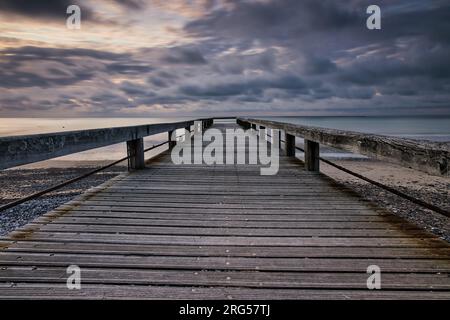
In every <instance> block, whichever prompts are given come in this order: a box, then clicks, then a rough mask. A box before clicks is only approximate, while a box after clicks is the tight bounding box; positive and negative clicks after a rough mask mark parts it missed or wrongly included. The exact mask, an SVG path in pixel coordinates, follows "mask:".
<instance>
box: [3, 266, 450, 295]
mask: <svg viewBox="0 0 450 320" xmlns="http://www.w3.org/2000/svg"><path fill="white" fill-rule="evenodd" d="M82 277H83V278H82V279H83V285H86V284H131V285H156V286H157V285H176V286H208V287H217V286H219V287H244V288H272V289H279V288H293V289H301V288H306V289H320V288H326V289H367V286H366V281H367V277H368V275H367V273H364V272H358V273H350V272H349V273H329V272H320V273H317V272H305V273H304V272H261V271H259V272H248V271H240V272H237V271H224V272H214V271H187V270H136V269H116V268H89V267H88V268H83V269H82ZM66 280H67V272H66V268H65V267H2V268H1V269H0V282H21V283H51V284H55V283H62V284H64V283H65V282H66ZM390 289H408V290H427V291H428V290H434V291H437V290H450V281H449V279H448V277H447V276H446V275H443V274H420V273H407V274H397V273H383V290H390Z"/></svg>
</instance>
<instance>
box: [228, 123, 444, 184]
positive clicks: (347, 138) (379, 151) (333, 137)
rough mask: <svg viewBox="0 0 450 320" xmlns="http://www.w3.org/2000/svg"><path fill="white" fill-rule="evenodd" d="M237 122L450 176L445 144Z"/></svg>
mask: <svg viewBox="0 0 450 320" xmlns="http://www.w3.org/2000/svg"><path fill="white" fill-rule="evenodd" d="M237 120H238V122H241V123H247V124H248V126H251V125H259V126H263V127H267V128H271V129H277V130H283V131H284V132H285V134H287V135H291V136H296V137H301V138H304V139H305V140H308V141H310V142H313V143H317V144H324V145H327V146H330V147H333V148H337V149H342V150H345V151H349V152H353V153H359V154H362V155H365V156H368V157H371V158H375V159H379V160H384V161H387V162H391V163H395V164H399V165H402V166H405V167H408V168H413V169H416V170H420V171H423V172H426V173H429V174H433V175H441V176H448V175H449V173H450V172H449V167H450V147H449V145H448V144H445V143H439V142H429V141H423V140H411V139H405V138H397V137H391V136H383V135H377V134H369V133H361V132H354V131H345V130H337V129H328V128H319V127H310V126H304V125H296V124H291V123H285V122H278V121H271V120H263V119H252V118H238V119H237Z"/></svg>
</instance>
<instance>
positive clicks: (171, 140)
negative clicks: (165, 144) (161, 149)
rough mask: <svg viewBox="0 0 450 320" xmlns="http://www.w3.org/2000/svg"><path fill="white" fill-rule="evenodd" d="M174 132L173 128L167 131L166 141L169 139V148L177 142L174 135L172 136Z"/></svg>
mask: <svg viewBox="0 0 450 320" xmlns="http://www.w3.org/2000/svg"><path fill="white" fill-rule="evenodd" d="M174 132H175V130H171V131H169V132H168V135H169V137H168V141H169V148H173V147H175V145H176V144H177V140H176V139H175V137H173V133H174Z"/></svg>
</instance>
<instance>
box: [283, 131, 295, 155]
mask: <svg viewBox="0 0 450 320" xmlns="http://www.w3.org/2000/svg"><path fill="white" fill-rule="evenodd" d="M284 146H285V152H286V156H288V157H295V136H293V135H291V134H289V133H286V132H285V133H284Z"/></svg>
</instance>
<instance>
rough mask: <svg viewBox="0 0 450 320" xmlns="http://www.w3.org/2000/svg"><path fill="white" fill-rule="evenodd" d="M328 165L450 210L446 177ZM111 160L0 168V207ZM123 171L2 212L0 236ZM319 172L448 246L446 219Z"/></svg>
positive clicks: (358, 162)
mask: <svg viewBox="0 0 450 320" xmlns="http://www.w3.org/2000/svg"><path fill="white" fill-rule="evenodd" d="M333 161H334V162H336V163H337V164H339V165H342V166H343V167H346V168H348V169H350V170H352V171H354V172H357V173H360V174H363V175H365V176H367V177H368V178H371V179H373V180H376V181H378V182H381V183H383V184H386V185H389V186H391V187H394V188H399V189H400V190H401V191H403V192H405V193H407V194H409V195H412V196H414V197H417V198H420V199H422V200H424V201H426V202H429V203H432V204H434V205H437V206H440V207H442V208H444V209H450V203H449V202H448V199H449V198H450V180H449V179H448V178H446V177H437V176H431V175H428V174H426V173H422V172H418V171H416V170H412V169H407V168H403V167H400V166H397V165H392V164H387V163H385V162H379V161H376V160H370V159H352V160H345V159H341V160H336V159H333ZM110 162H112V161H103V160H102V161H71V160H49V161H45V162H41V163H35V164H30V165H26V166H22V167H19V168H13V169H7V170H4V171H2V172H0V204H5V203H7V202H10V201H13V200H15V199H18V198H21V197H24V196H27V195H29V194H32V193H34V192H37V191H40V190H43V189H45V188H48V187H50V186H52V185H55V184H57V183H60V182H63V181H65V180H68V179H71V178H74V177H77V176H79V175H81V174H84V173H86V172H88V171H90V170H93V169H95V168H98V167H100V166H102V165H105V164H108V163H110ZM126 170H127V167H126V162H124V163H123V164H119V165H116V166H113V167H111V168H108V169H107V170H105V171H103V172H100V173H97V174H95V175H93V176H90V177H88V178H86V179H83V180H81V181H78V182H76V183H73V184H71V185H68V186H66V187H64V188H62V189H60V190H57V191H54V192H52V193H49V194H47V195H45V196H42V197H40V198H38V199H35V200H31V201H28V202H26V203H24V204H21V205H19V206H17V207H15V208H11V209H9V210H6V211H4V212H2V213H1V214H0V235H5V234H6V233H8V232H10V231H12V230H14V229H16V228H18V227H20V226H23V225H25V224H26V223H28V222H30V221H32V220H33V219H35V218H36V217H38V216H40V215H42V214H44V213H46V212H48V211H50V210H53V209H55V208H56V207H58V206H60V205H62V204H63V203H65V202H67V201H70V200H71V199H73V198H74V197H76V196H78V195H80V194H82V193H83V192H85V191H86V190H88V189H89V188H92V187H95V186H98V185H100V184H101V183H103V182H106V181H107V180H109V179H111V178H113V177H115V176H117V175H119V174H121V173H123V172H126ZM321 172H323V173H324V174H326V175H328V176H329V177H331V178H332V179H334V180H335V181H336V182H337V183H339V184H342V185H344V186H345V187H347V188H349V189H351V190H353V191H354V192H356V193H357V194H359V195H360V196H361V197H362V198H364V199H367V200H370V201H372V202H374V203H375V204H377V205H379V206H380V207H382V208H385V209H386V210H388V211H390V212H391V213H392V214H394V215H397V216H400V217H402V218H405V219H406V220H408V221H410V222H412V223H413V224H415V225H417V226H419V227H420V228H423V229H425V230H427V231H429V232H431V233H434V234H435V235H437V236H439V237H440V238H442V239H444V240H446V241H448V242H450V218H447V217H445V216H443V215H441V214H438V213H435V212H433V211H431V210H428V209H425V208H422V207H420V206H418V205H416V204H414V203H411V202H409V201H408V200H405V199H403V198H400V197H398V196H396V195H394V194H391V193H389V192H387V191H384V190H382V189H380V188H378V187H376V186H374V185H371V184H369V183H368V182H365V181H362V180H360V179H358V178H356V177H353V176H351V175H349V174H347V173H345V172H342V171H340V170H338V169H336V168H333V167H331V166H329V165H326V164H324V163H321ZM11 182H12V183H11Z"/></svg>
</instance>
